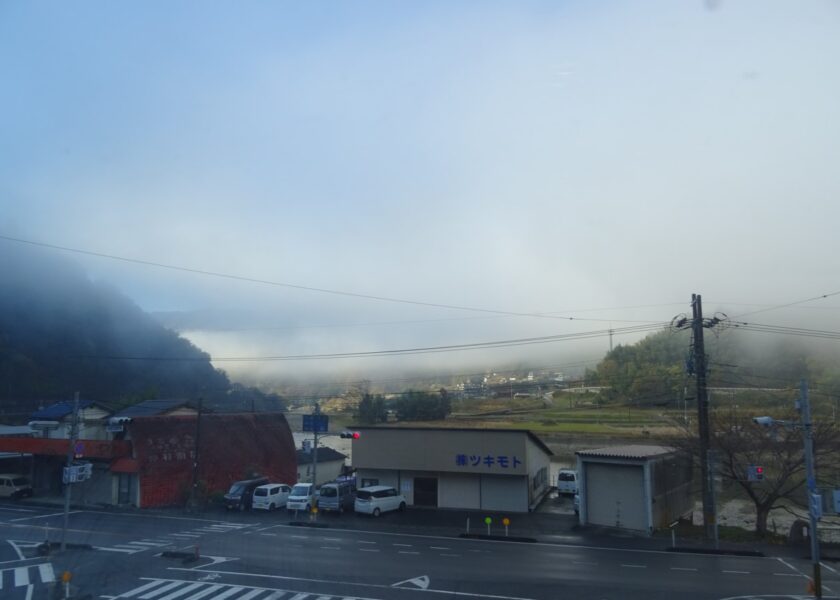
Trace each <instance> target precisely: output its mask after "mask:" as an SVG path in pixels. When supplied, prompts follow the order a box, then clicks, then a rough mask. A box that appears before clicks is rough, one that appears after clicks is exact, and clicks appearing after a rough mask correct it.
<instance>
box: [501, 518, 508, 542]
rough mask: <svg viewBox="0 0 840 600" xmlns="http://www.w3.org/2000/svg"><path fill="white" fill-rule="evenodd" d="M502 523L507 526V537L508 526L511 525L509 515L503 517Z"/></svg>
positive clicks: (506, 534)
mask: <svg viewBox="0 0 840 600" xmlns="http://www.w3.org/2000/svg"><path fill="white" fill-rule="evenodd" d="M502 525H504V526H505V537H507V536H508V527H509V526H510V519H508V518H507V517H504V518H503V519H502Z"/></svg>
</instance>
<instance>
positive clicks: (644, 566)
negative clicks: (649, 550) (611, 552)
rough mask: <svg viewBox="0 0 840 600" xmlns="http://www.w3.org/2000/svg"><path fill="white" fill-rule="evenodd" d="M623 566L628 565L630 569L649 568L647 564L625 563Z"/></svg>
mask: <svg viewBox="0 0 840 600" xmlns="http://www.w3.org/2000/svg"><path fill="white" fill-rule="evenodd" d="M621 566H622V567H627V568H628V569H647V565H625V564H622V565H621Z"/></svg>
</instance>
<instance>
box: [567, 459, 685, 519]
mask: <svg viewBox="0 0 840 600" xmlns="http://www.w3.org/2000/svg"><path fill="white" fill-rule="evenodd" d="M576 454H577V468H578V489H579V491H580V510H579V518H580V523H581V525H601V526H607V527H617V528H620V529H629V530H633V531H640V532H645V533H651V532H653V531H654V530H655V529H659V528H664V527H668V525H670V524H671V523H672V522H673V521H675V520H676V519H678V518H680V517H681V516H683V515H684V514H686V513H687V512H690V510H691V507H692V497H691V479H692V468H691V459H690V457H688V456H686V455H685V454H683V453H681V452H679V451H678V450H676V449H674V448H670V447H667V446H641V445H640V446H633V445H630V446H615V447H612V448H599V449H595V450H579V451H578V452H576Z"/></svg>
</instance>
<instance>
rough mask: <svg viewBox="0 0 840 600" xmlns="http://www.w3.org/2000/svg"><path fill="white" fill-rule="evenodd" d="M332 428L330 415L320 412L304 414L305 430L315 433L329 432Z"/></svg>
mask: <svg viewBox="0 0 840 600" xmlns="http://www.w3.org/2000/svg"><path fill="white" fill-rule="evenodd" d="M329 428H330V417H329V415H322V414H321V413H320V412H316V413H313V414H311V415H303V430H304V431H311V432H313V433H327V431H328V430H329Z"/></svg>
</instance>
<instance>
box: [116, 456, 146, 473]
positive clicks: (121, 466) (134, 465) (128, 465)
mask: <svg viewBox="0 0 840 600" xmlns="http://www.w3.org/2000/svg"><path fill="white" fill-rule="evenodd" d="M110 468H111V473H137V472H138V471H139V470H140V463H138V462H137V460H136V459H133V458H118V459H117V460H115V461H114V462H112V463H111V467H110Z"/></svg>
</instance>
